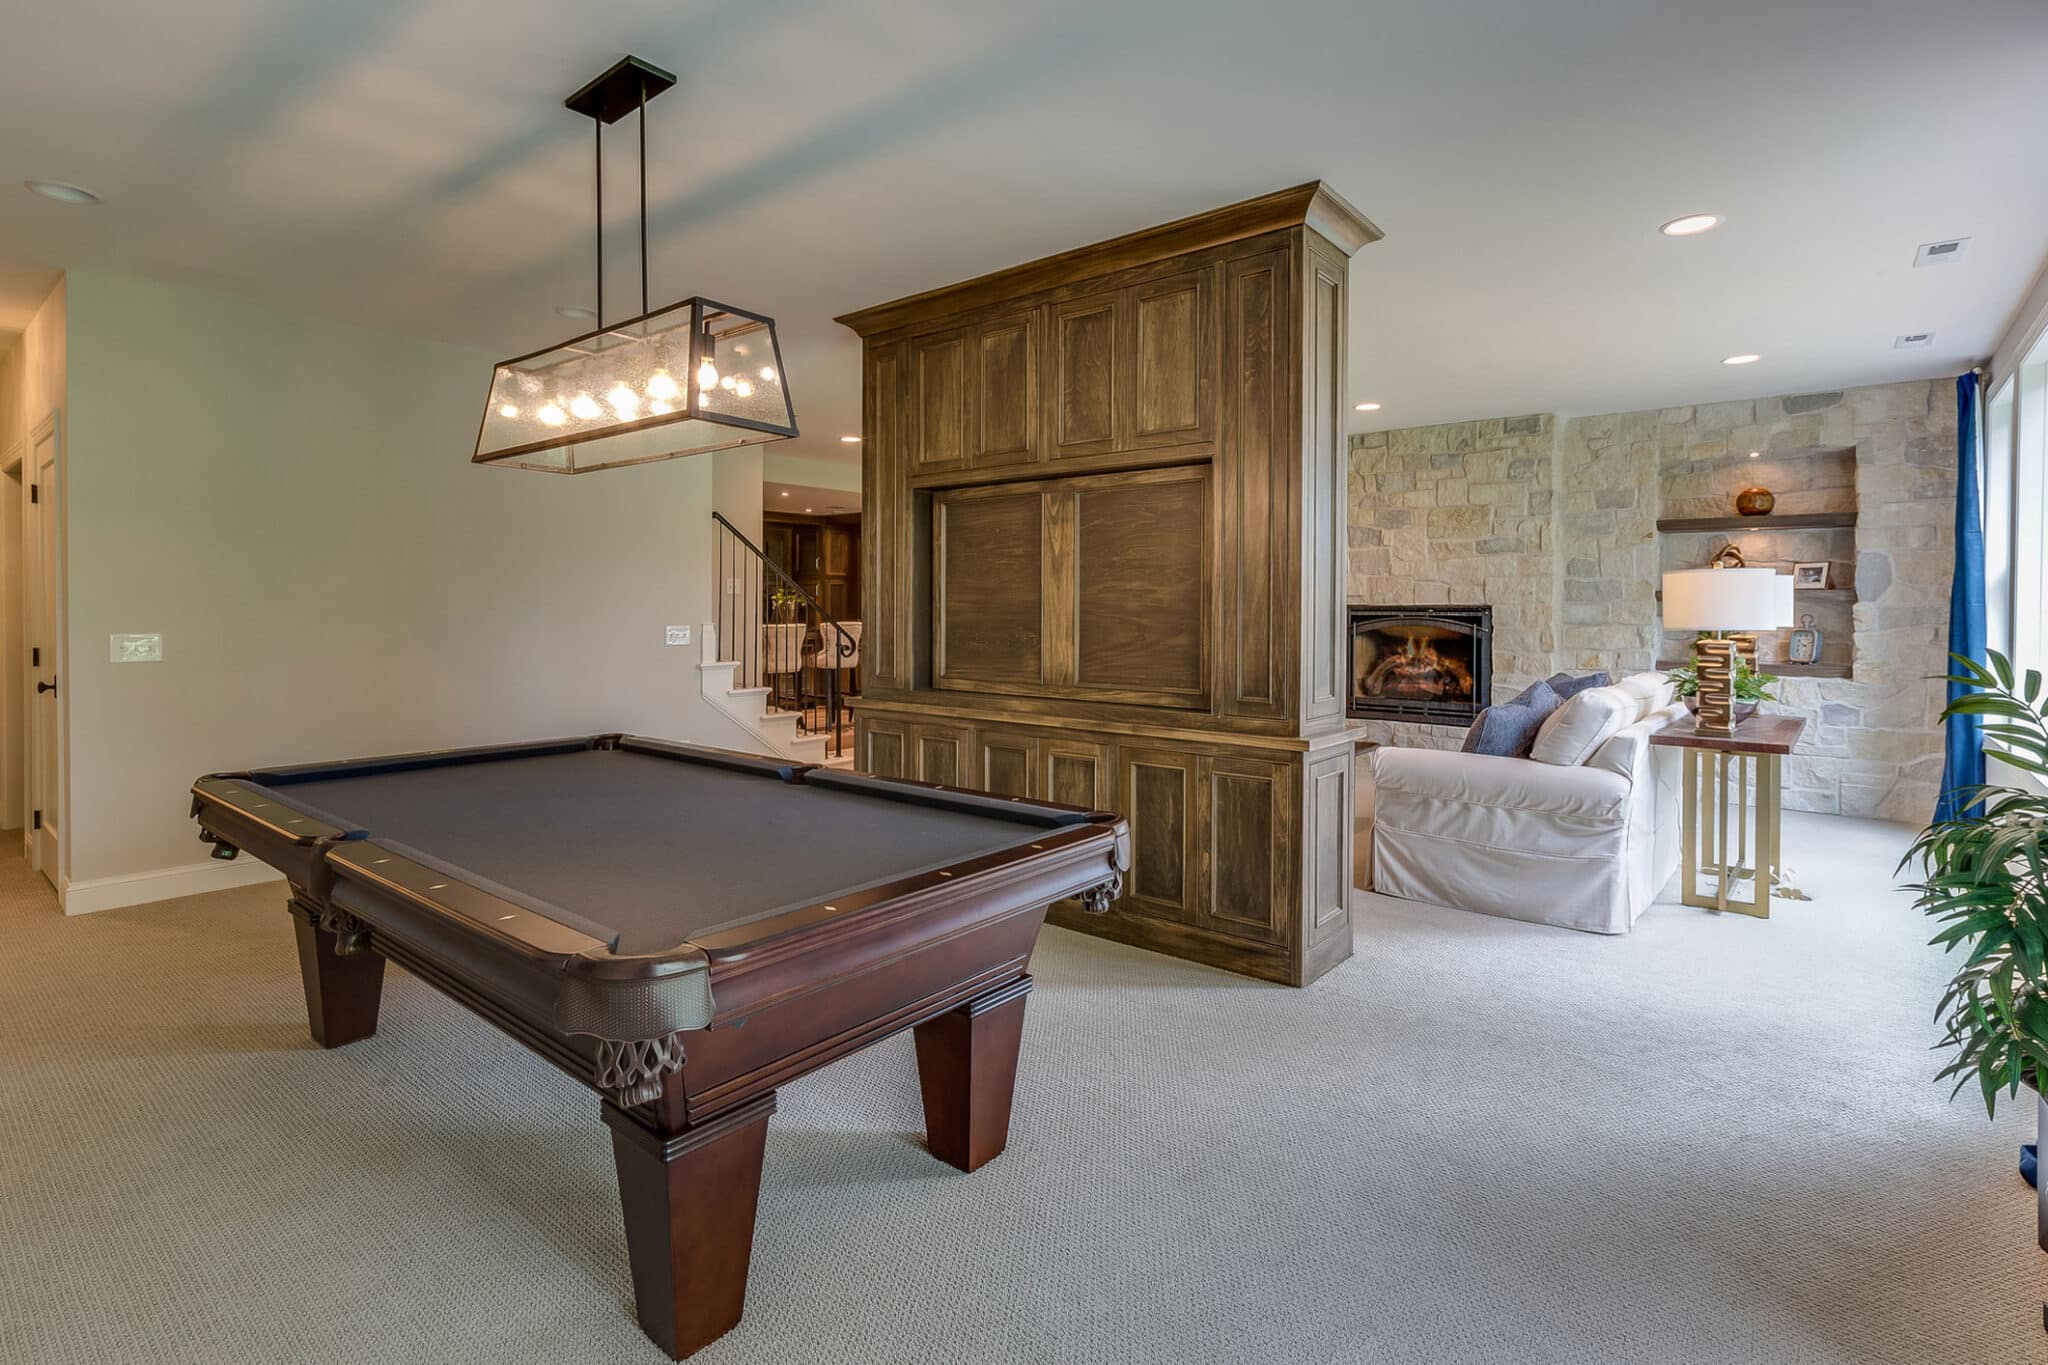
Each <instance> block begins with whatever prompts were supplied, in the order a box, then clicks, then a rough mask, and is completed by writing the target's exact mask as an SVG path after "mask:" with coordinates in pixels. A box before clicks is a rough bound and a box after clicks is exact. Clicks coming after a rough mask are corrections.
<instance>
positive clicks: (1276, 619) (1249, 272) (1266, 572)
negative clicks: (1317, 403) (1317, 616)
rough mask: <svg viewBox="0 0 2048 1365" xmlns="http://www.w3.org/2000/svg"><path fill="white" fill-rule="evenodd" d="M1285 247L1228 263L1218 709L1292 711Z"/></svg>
mask: <svg viewBox="0 0 2048 1365" xmlns="http://www.w3.org/2000/svg"><path fill="white" fill-rule="evenodd" d="M1286 285H1287V253H1286V252H1284V251H1270V252H1263V253H1261V254H1259V255H1256V256H1251V257H1247V258H1245V259H1243V260H1238V261H1232V262H1230V263H1229V265H1228V266H1227V267H1226V269H1225V271H1224V286H1223V307H1224V324H1223V331H1224V335H1225V336H1226V337H1227V338H1228V355H1227V358H1226V362H1225V365H1224V373H1225V374H1226V375H1227V376H1228V379H1227V381H1226V383H1225V392H1224V404H1223V410H1224V423H1225V426H1224V432H1223V437H1222V441H1221V450H1220V452H1219V460H1220V464H1221V467H1222V471H1223V482H1222V493H1221V496H1222V499H1223V502H1224V506H1223V513H1222V521H1223V538H1224V546H1223V556H1222V562H1221V565H1220V572H1221V575H1222V581H1221V584H1220V587H1219V591H1220V593H1221V596H1222V606H1223V610H1222V618H1223V679H1222V681H1223V697H1222V707H1223V710H1224V711H1225V712H1226V713H1227V714H1230V715H1237V716H1256V717H1277V716H1285V715H1286V714H1287V713H1288V709H1289V706H1288V702H1289V698H1288V689H1287V678H1288V676H1289V673H1290V669H1289V664H1290V662H1291V660H1290V658H1289V654H1288V651H1289V648H1290V646H1289V643H1288V642H1289V638H1290V637H1289V633H1288V629H1287V624H1288V622H1289V620H1290V619H1291V617H1292V615H1293V612H1294V607H1293V604H1292V603H1290V602H1289V601H1287V600H1286V595H1285V585H1286V583H1287V581H1288V580H1287V574H1286V571H1285V556H1286V554H1287V547H1289V546H1290V545H1292V544H1293V543H1294V536H1295V522H1294V520H1293V517H1292V516H1291V512H1292V499H1291V498H1290V497H1289V496H1288V487H1289V476H1290V473H1291V471H1292V469H1293V467H1294V460H1293V458H1292V457H1291V456H1289V455H1288V454H1287V453H1286V449H1285V446H1286V429H1287V422H1286V405H1287V403H1288V401H1289V394H1290V392H1291V390H1290V387H1289V386H1288V385H1287V384H1286V383H1285V381H1284V377H1283V374H1282V364H1283V360H1284V355H1285V350H1286V348H1285V344H1284V342H1285V326H1286V322H1285V319H1286V317H1287V315H1288V308H1287V297H1288V295H1287V287H1286Z"/></svg>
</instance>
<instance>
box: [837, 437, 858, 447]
mask: <svg viewBox="0 0 2048 1365" xmlns="http://www.w3.org/2000/svg"><path fill="white" fill-rule="evenodd" d="M839 440H840V442H841V443H842V444H845V445H850V446H857V445H859V444H860V437H858V436H842V437H840V438H839Z"/></svg>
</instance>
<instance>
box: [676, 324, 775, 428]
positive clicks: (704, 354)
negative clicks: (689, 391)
mask: <svg viewBox="0 0 2048 1365" xmlns="http://www.w3.org/2000/svg"><path fill="white" fill-rule="evenodd" d="M702 326H703V342H702V343H701V345H700V347H699V351H698V361H697V373H696V375H695V379H696V388H697V406H698V410H699V411H700V412H702V413H703V414H704V415H705V416H707V417H719V418H729V419H734V420H737V421H742V422H757V423H760V424H762V425H764V426H770V427H778V428H790V427H793V426H795V424H796V419H795V417H794V416H793V415H792V413H791V410H790V403H789V391H788V390H787V388H785V387H784V384H783V378H782V357H781V356H780V355H779V354H778V353H777V349H776V345H775V327H774V324H773V323H771V322H769V321H768V320H767V319H766V318H762V317H757V316H755V315H754V314H751V313H745V312H741V311H740V310H738V309H735V308H727V307H724V306H722V305H720V304H715V303H711V302H709V301H706V302H705V303H704V304H703V322H702Z"/></svg>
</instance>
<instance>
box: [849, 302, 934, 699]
mask: <svg viewBox="0 0 2048 1365" xmlns="http://www.w3.org/2000/svg"><path fill="white" fill-rule="evenodd" d="M905 349H906V348H905V347H904V345H903V344H902V343H901V342H895V343H891V344H889V345H886V346H874V347H870V348H869V354H868V363H867V373H866V380H865V384H864V385H863V387H864V389H865V393H864V396H863V399H862V407H863V409H864V411H863V414H862V421H861V430H862V432H863V433H864V437H865V443H864V444H863V446H862V448H861V540H860V547H859V548H860V561H861V571H860V581H861V582H862V583H864V584H865V585H866V588H865V591H863V592H862V593H861V594H860V597H859V601H860V608H861V619H862V620H863V621H864V622H865V623H866V625H865V629H864V631H863V632H862V639H861V675H862V684H863V685H864V686H866V685H875V686H879V687H880V688H882V689H883V690H888V689H891V688H902V687H906V686H908V685H909V683H910V678H909V676H908V675H909V669H910V655H911V650H912V640H911V620H912V617H913V614H914V608H915V607H916V605H917V604H916V603H915V602H914V601H913V600H912V599H913V592H912V588H911V584H912V582H913V581H914V580H915V577H916V575H917V573H918V572H919V570H921V569H922V567H923V566H921V565H914V564H913V562H912V556H913V554H914V553H915V547H916V539H917V538H916V535H915V534H914V530H913V526H914V522H915V520H916V518H915V517H914V516H913V512H912V499H911V494H910V491H909V489H908V487H907V486H906V481H907V479H908V477H909V475H910V473H911V472H912V471H911V470H910V469H908V468H906V466H905V446H906V438H907V428H908V427H909V425H910V423H909V421H908V419H907V417H906V416H905V414H904V406H905V404H904V401H903V390H904V387H905V385H904V371H905V369H906V368H907V367H906V365H905V362H904V353H905Z"/></svg>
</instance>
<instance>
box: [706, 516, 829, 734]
mask: <svg viewBox="0 0 2048 1365" xmlns="http://www.w3.org/2000/svg"><path fill="white" fill-rule="evenodd" d="M711 519H712V520H713V521H715V522H717V523H718V546H717V552H718V623H717V629H718V654H719V661H720V662H731V663H734V664H736V665H738V667H736V668H735V669H734V670H733V686H734V687H763V686H765V687H767V688H768V707H769V709H770V710H773V711H793V712H795V713H796V717H797V730H798V732H799V733H801V734H806V735H819V736H822V737H823V738H824V740H825V752H826V753H827V754H829V755H831V756H832V757H834V758H837V757H840V756H842V755H843V754H844V753H845V752H846V733H845V727H846V719H847V717H846V708H845V705H844V702H845V698H844V696H843V695H842V693H841V690H840V677H841V675H842V674H843V673H844V672H845V671H846V670H847V669H849V668H851V667H852V666H853V663H854V660H855V659H856V657H857V655H858V651H859V649H860V639H859V636H858V635H857V634H854V633H850V632H848V631H847V630H846V629H845V628H844V627H842V626H841V624H840V623H839V622H838V621H835V620H833V619H832V618H831V617H830V616H828V615H826V614H825V609H824V608H823V607H822V606H820V605H819V604H818V599H817V598H815V597H813V596H811V594H810V593H808V592H806V591H805V590H804V587H803V585H802V584H801V583H799V582H797V581H796V580H795V579H794V578H792V577H790V576H789V574H788V573H786V572H784V570H783V568H782V566H781V565H779V564H777V563H776V562H775V561H774V560H772V559H770V558H769V557H768V556H767V555H766V554H765V553H763V552H762V550H761V547H760V546H758V545H756V544H754V542H753V541H751V540H749V539H747V537H746V536H745V534H743V533H742V532H741V531H740V529H739V528H738V527H737V526H734V525H733V524H732V523H731V522H729V521H727V520H726V519H725V517H724V516H723V515H722V514H720V513H718V512H713V513H712V514H711Z"/></svg>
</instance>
